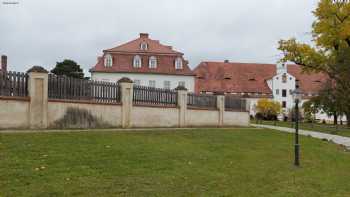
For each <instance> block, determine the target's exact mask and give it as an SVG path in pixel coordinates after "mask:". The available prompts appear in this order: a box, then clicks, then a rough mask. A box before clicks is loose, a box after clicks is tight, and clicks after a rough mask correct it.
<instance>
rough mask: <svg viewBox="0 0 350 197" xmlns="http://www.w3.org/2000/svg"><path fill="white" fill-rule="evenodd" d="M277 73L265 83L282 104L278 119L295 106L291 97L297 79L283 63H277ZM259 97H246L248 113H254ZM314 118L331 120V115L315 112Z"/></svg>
mask: <svg viewBox="0 0 350 197" xmlns="http://www.w3.org/2000/svg"><path fill="white" fill-rule="evenodd" d="M276 70H277V74H276V75H275V76H273V77H272V78H271V79H269V80H267V81H266V82H267V85H268V86H269V88H270V89H271V91H272V94H273V99H272V100H274V101H277V102H279V103H280V104H281V106H282V114H281V115H280V117H279V119H283V116H284V115H286V116H288V113H289V111H290V110H291V109H292V108H293V107H295V102H294V99H293V95H292V92H293V91H294V90H295V88H296V85H297V81H296V78H295V77H294V76H293V75H291V74H289V73H288V71H287V66H286V65H283V64H277V66H276ZM258 100H259V99H248V102H249V103H250V114H251V115H255V114H256V105H257V102H258ZM306 101H308V99H303V100H302V101H301V102H300V107H302V105H303V103H304V102H306ZM316 119H318V120H321V121H322V120H325V121H328V122H330V121H333V117H329V116H327V114H325V113H322V112H320V113H317V114H316ZM339 120H343V121H346V118H345V117H339Z"/></svg>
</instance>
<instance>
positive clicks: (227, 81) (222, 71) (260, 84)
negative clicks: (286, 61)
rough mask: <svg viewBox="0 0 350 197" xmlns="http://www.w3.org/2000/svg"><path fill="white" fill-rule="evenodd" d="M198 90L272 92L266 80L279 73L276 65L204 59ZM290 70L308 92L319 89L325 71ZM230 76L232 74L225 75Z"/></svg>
mask: <svg viewBox="0 0 350 197" xmlns="http://www.w3.org/2000/svg"><path fill="white" fill-rule="evenodd" d="M194 72H195V74H196V75H197V78H196V91H197V92H198V91H209V92H222V91H223V92H230V93H259V94H272V92H271V89H270V88H269V87H268V85H267V81H268V80H270V79H272V77H273V76H275V75H276V73H277V72H276V65H275V64H255V63H228V62H202V63H200V64H199V65H198V67H197V68H196V69H195V70H194ZM287 72H288V73H289V74H291V75H293V76H294V77H296V80H299V82H300V88H301V89H302V91H303V92H305V93H315V92H317V91H318V90H320V88H321V85H322V82H324V81H325V80H326V79H327V77H326V75H324V74H307V73H302V69H301V67H300V66H298V65H288V66H287ZM226 76H231V77H226Z"/></svg>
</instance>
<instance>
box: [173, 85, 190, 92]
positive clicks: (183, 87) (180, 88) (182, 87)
mask: <svg viewBox="0 0 350 197" xmlns="http://www.w3.org/2000/svg"><path fill="white" fill-rule="evenodd" d="M175 90H186V91H187V88H185V86H177V87H176V88H175Z"/></svg>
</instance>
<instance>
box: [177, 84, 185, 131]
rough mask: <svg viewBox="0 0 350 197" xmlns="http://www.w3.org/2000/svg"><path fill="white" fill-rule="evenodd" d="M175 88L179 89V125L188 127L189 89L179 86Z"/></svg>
mask: <svg viewBox="0 0 350 197" xmlns="http://www.w3.org/2000/svg"><path fill="white" fill-rule="evenodd" d="M175 90H176V91H177V106H178V108H179V127H186V126H187V124H186V111H187V89H186V88H185V87H183V86H178V87H177V88H176V89H175Z"/></svg>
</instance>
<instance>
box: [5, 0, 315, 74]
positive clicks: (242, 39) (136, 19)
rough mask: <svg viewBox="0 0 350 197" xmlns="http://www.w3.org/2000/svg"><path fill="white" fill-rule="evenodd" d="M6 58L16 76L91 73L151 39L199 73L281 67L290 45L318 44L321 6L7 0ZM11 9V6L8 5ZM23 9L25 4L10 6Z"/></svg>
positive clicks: (302, 2) (204, 0)
mask: <svg viewBox="0 0 350 197" xmlns="http://www.w3.org/2000/svg"><path fill="white" fill-rule="evenodd" d="M0 2H1V4H0V54H6V55H7V56H8V62H9V69H10V70H16V71H26V70H27V69H28V68H29V67H30V66H32V65H41V66H44V67H45V68H47V69H51V68H52V67H53V66H54V65H55V63H56V62H57V61H62V60H63V59H65V58H70V59H73V60H75V61H77V62H78V63H79V64H80V65H81V66H82V67H83V68H84V70H85V72H87V71H88V69H89V68H90V67H91V66H93V65H94V64H95V63H96V57H97V56H98V55H101V53H102V50H103V49H107V48H112V47H115V46H117V45H119V44H122V43H125V42H127V41H130V40H132V39H135V38H137V37H138V36H139V35H138V34H139V33H140V32H147V33H149V34H150V38H151V39H155V40H160V41H161V43H163V44H167V45H172V46H173V47H174V48H175V49H176V50H178V51H181V52H183V53H184V54H185V58H186V59H188V60H189V62H190V66H191V67H192V68H194V67H195V66H196V65H198V63H199V62H201V61H209V60H212V61H214V60H215V61H223V60H225V59H229V60H230V61H234V62H250V63H275V62H276V61H277V60H278V58H279V57H280V55H279V54H280V53H279V52H278V51H277V50H276V47H277V42H278V40H279V39H282V38H289V37H296V38H298V39H300V40H305V41H306V40H309V39H310V30H311V24H312V21H313V19H314V18H313V15H312V13H311V12H312V10H314V9H315V7H316V6H317V2H318V1H317V0H264V1H262V0H247V1H239V0H200V1H199V0H147V1H145V0H0ZM4 2H5V3H4ZM6 2H18V4H6Z"/></svg>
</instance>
